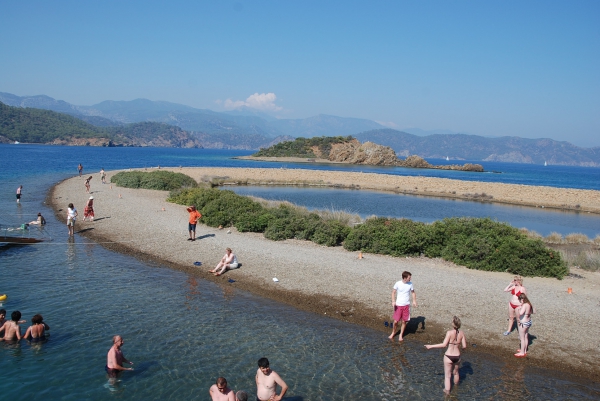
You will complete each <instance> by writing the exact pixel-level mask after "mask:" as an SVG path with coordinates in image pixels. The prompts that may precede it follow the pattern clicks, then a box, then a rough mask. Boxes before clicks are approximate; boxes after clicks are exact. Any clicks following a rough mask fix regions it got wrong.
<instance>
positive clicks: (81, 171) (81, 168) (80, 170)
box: [77, 163, 83, 177]
mask: <svg viewBox="0 0 600 401" xmlns="http://www.w3.org/2000/svg"><path fill="white" fill-rule="evenodd" d="M77 171H79V176H80V177H81V174H83V166H82V165H81V163H79V166H77Z"/></svg>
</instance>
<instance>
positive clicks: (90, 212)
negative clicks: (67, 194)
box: [83, 196, 94, 221]
mask: <svg viewBox="0 0 600 401" xmlns="http://www.w3.org/2000/svg"><path fill="white" fill-rule="evenodd" d="M88 217H89V219H90V221H94V197H93V196H90V198H89V199H88V201H87V202H86V204H85V208H84V209H83V221H85V219H87V218H88Z"/></svg>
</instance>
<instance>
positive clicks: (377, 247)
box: [344, 217, 428, 256]
mask: <svg viewBox="0 0 600 401" xmlns="http://www.w3.org/2000/svg"><path fill="white" fill-rule="evenodd" d="M426 231H427V228H426V226H425V223H420V222H414V221H412V220H406V219H401V220H398V219H388V218H385V217H376V218H370V219H368V220H366V221H365V223H364V224H361V225H360V226H358V227H356V228H354V229H353V230H352V231H351V232H350V233H349V234H348V236H347V238H346V240H345V241H344V248H346V249H347V250H349V251H363V252H371V253H380V254H385V255H392V256H404V255H419V254H420V253H421V252H423V249H424V247H425V242H426V241H427V237H428V234H427V233H426Z"/></svg>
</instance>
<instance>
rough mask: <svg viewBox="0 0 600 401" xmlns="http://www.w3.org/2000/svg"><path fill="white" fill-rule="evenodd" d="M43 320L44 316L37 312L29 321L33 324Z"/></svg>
mask: <svg viewBox="0 0 600 401" xmlns="http://www.w3.org/2000/svg"><path fill="white" fill-rule="evenodd" d="M43 321H44V317H43V316H42V315H40V314H39V313H38V314H37V315H35V316H34V317H32V318H31V323H33V324H41V323H42V322H43Z"/></svg>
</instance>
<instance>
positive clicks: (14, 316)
mask: <svg viewBox="0 0 600 401" xmlns="http://www.w3.org/2000/svg"><path fill="white" fill-rule="evenodd" d="M10 318H11V320H12V321H13V322H18V321H19V319H21V312H19V311H18V310H16V311H14V312H13V313H11V314H10Z"/></svg>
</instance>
